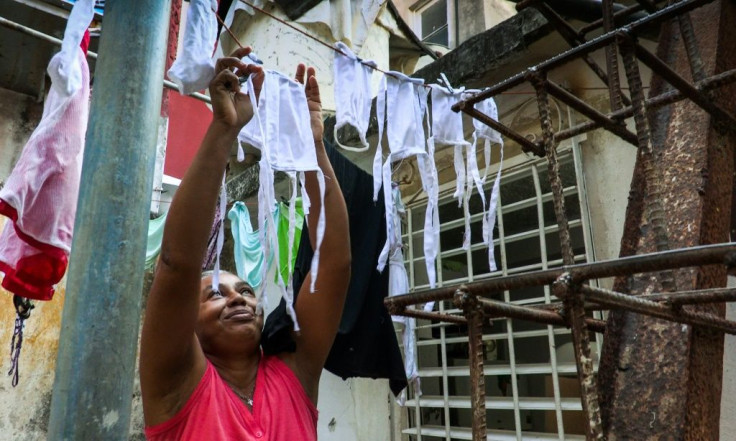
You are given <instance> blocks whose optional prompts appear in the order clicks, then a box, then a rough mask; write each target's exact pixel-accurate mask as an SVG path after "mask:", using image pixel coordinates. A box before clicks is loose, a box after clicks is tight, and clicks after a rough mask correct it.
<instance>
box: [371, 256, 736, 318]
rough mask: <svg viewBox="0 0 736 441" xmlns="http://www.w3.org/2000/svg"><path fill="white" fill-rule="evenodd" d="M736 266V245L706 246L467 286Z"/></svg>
mask: <svg viewBox="0 0 736 441" xmlns="http://www.w3.org/2000/svg"><path fill="white" fill-rule="evenodd" d="M735 263H736V243H733V242H729V243H722V244H715V245H702V246H698V247H692V248H683V249H678V250H669V251H664V252H659V253H651V254H641V255H637V256H628V257H621V258H618V259H613V260H604V261H601V262H593V263H582V264H578V265H568V266H563V267H559V268H550V269H545V270H539V271H530V272H527V273H523V274H514V275H509V276H503V277H496V278H492V279H486V280H480V281H477V282H472V283H468V284H466V285H465V287H466V289H467V291H468V292H470V293H472V294H476V295H479V296H487V295H492V294H494V293H499V292H503V291H504V290H512V289H519V288H526V287H530V286H540V285H548V284H551V283H553V282H554V281H555V280H556V279H557V278H558V277H559V276H560V275H562V274H563V273H566V272H567V273H570V275H571V276H572V278H573V280H574V281H575V282H578V283H580V282H583V281H585V280H590V279H598V278H603V277H614V276H623V275H629V274H632V273H646V272H651V271H661V270H667V269H676V268H683V267H688V266H701V265H716V264H721V265H723V264H728V265H733V264H735ZM456 289H457V286H454V287H453V286H450V287H442V288H435V289H429V290H426V291H421V292H415V293H411V294H402V295H398V296H393V297H387V298H386V299H384V301H383V302H384V304H385V305H386V307H387V308H392V307H401V306H407V305H415V304H419V303H426V302H430V301H433V300H434V301H437V300H448V299H451V298H452V296H453V295H454V294H455V290H456Z"/></svg>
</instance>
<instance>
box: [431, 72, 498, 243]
mask: <svg viewBox="0 0 736 441" xmlns="http://www.w3.org/2000/svg"><path fill="white" fill-rule="evenodd" d="M431 87H432V137H431V139H430V140H429V141H428V142H432V143H434V144H435V145H437V144H440V145H450V146H453V147H454V164H455V173H456V175H457V179H456V181H455V184H456V186H455V193H454V194H453V197H454V198H455V199H457V201H458V206H459V207H462V209H463V214H464V218H465V233H464V234H463V249H465V250H467V249H469V248H470V243H471V237H470V211H469V202H470V196H471V194H472V192H473V187H474V186H475V188H476V190H477V191H478V195H479V196H480V198H481V207H482V210H481V211H482V212H483V213H485V207H486V197H485V194H484V191H483V179H484V178H485V177H483V178H481V176H480V172H479V170H478V160H477V154H476V150H475V148H476V144H475V143H473V144H471V143H469V142H467V141H466V140H465V136H464V132H463V120H462V114H460V113H458V112H453V111H452V105H453V104H455V103H457V102H458V101H460V100H462V96H463V90H464V89H452V88H451V87H450V86H447V87H443V86H439V85H436V84H433V85H432V86H431ZM483 222H484V230H485V228H486V227H487V226H486V225H485V222H486V216H485V215H484V216H483Z"/></svg>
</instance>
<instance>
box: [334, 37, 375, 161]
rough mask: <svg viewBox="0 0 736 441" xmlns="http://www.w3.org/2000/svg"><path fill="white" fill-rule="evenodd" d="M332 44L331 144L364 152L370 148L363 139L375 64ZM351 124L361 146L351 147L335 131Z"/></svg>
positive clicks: (369, 108)
mask: <svg viewBox="0 0 736 441" xmlns="http://www.w3.org/2000/svg"><path fill="white" fill-rule="evenodd" d="M335 47H336V48H337V49H338V50H340V51H342V52H343V53H344V54H345V55H343V54H341V53H340V52H337V51H336V52H335V65H334V73H335V107H336V108H337V110H336V113H335V132H334V138H335V143H336V144H337V145H338V146H340V147H342V148H343V149H345V150H350V151H353V152H364V151H366V150H368V148H369V147H370V146H369V145H368V141H367V140H366V139H365V134H366V132H367V131H368V123H369V122H370V117H371V101H372V99H373V98H372V97H373V94H372V93H371V75H372V74H373V69H372V68H371V66H373V67H374V68H375V67H376V66H377V64H376V63H375V62H374V61H363V60H361V59H360V58H358V57H356V56H355V54H354V53H353V51H351V50H350V48H348V47H347V45H345V43H342V42H340V41H338V42H337V43H335ZM346 125H350V126H353V127H354V128H355V129H356V130H357V131H358V137H359V138H360V143H361V144H362V147H352V146H347V145H344V144H342V143H341V142H340V140H339V138H338V136H337V131H338V129H340V128H341V127H343V126H346Z"/></svg>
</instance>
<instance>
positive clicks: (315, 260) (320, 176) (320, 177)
mask: <svg viewBox="0 0 736 441" xmlns="http://www.w3.org/2000/svg"><path fill="white" fill-rule="evenodd" d="M316 173H317V182H318V184H319V199H320V209H319V218H318V219H317V243H316V244H315V246H314V256H312V267H311V269H310V273H311V275H312V283H311V285H310V287H309V292H312V293H313V292H314V291H315V286H316V284H317V272H318V271H319V256H320V249H321V248H322V239H324V237H325V226H326V220H325V175H324V173H322V170H317V171H316ZM304 193H306V192H304Z"/></svg>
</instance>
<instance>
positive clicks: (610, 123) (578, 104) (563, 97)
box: [547, 82, 638, 145]
mask: <svg viewBox="0 0 736 441" xmlns="http://www.w3.org/2000/svg"><path fill="white" fill-rule="evenodd" d="M547 90H548V91H549V93H550V94H551V95H553V96H554V97H555V98H557V99H559V100H560V101H562V102H563V103H565V104H567V105H568V106H570V107H572V108H573V109H575V110H576V111H578V112H580V113H581V114H583V115H584V116H586V117H588V118H589V119H591V120H593V121H595V122H597V123H598V124H599V125H600V126H602V127H603V128H604V129H606V130H608V131H609V132H611V133H613V134H614V135H617V136H619V137H621V139H623V140H624V141H626V142H628V143H629V144H632V145H638V144H637V139H636V135H634V134H633V133H631V132H630V131H628V130H627V129H626V127H624V126H623V125H622V124H620V123H619V122H617V121H614V120H612V119H610V118H608V117H607V116H606V115H604V114H602V113H601V112H599V111H597V110H596V109H594V108H593V107H591V106H590V105H589V104H588V103H586V102H585V101H583V100H581V99H580V98H578V97H576V96H575V95H573V94H572V93H570V92H568V91H567V90H565V89H563V88H562V87H560V86H558V85H557V84H555V83H552V82H548V83H547ZM555 139H558V138H557V136H555Z"/></svg>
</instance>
